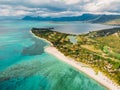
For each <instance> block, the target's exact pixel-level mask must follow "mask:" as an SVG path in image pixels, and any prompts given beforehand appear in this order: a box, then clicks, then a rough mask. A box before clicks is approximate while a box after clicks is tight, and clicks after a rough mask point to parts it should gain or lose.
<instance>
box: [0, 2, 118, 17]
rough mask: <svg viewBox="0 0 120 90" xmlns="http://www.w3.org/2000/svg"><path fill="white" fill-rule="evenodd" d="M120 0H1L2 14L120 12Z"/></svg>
mask: <svg viewBox="0 0 120 90" xmlns="http://www.w3.org/2000/svg"><path fill="white" fill-rule="evenodd" d="M119 3H120V0H104V1H101V0H24V1H23V0H0V13H1V14H0V16H25V15H35V16H36V15H38V16H57V17H58V16H71V15H81V14H82V13H94V14H120V9H119V8H120V5H119Z"/></svg>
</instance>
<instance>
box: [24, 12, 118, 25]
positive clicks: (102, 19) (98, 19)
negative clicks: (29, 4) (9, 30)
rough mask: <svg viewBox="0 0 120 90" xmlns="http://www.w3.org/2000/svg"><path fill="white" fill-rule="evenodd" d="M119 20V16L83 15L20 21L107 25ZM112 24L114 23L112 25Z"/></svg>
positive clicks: (32, 18) (29, 17)
mask: <svg viewBox="0 0 120 90" xmlns="http://www.w3.org/2000/svg"><path fill="white" fill-rule="evenodd" d="M117 19H120V15H96V14H83V15H81V16H71V17H55V18H54V17H40V16H37V17H33V16H25V17H24V18H22V20H37V21H84V22H91V23H107V22H109V21H112V20H117ZM113 24H114V23H113Z"/></svg>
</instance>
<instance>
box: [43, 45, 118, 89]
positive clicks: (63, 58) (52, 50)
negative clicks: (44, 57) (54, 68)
mask: <svg viewBox="0 0 120 90" xmlns="http://www.w3.org/2000/svg"><path fill="white" fill-rule="evenodd" d="M45 52H47V53H50V54H52V55H54V56H56V57H57V58H59V59H60V60H61V61H64V62H65V63H67V64H69V65H71V66H73V67H74V68H76V69H78V70H79V71H82V72H84V73H85V74H87V75H88V76H90V77H91V78H93V79H94V80H96V81H97V82H99V83H101V84H102V85H103V86H105V87H107V88H108V89H109V90H120V86H117V85H116V84H114V83H113V82H112V81H111V80H110V79H108V78H107V77H106V76H105V75H103V74H102V73H100V72H99V73H98V74H96V73H95V71H94V70H93V69H92V68H90V67H84V66H85V64H83V63H79V62H76V61H75V60H73V59H71V58H67V57H66V56H64V54H62V53H61V52H59V51H58V50H57V49H56V48H55V47H53V46H49V47H46V48H45Z"/></svg>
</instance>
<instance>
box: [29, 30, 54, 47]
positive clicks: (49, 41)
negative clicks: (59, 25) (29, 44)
mask: <svg viewBox="0 0 120 90" xmlns="http://www.w3.org/2000/svg"><path fill="white" fill-rule="evenodd" d="M30 33H31V34H32V36H33V37H35V38H38V39H41V40H44V41H45V42H47V43H49V44H50V46H53V44H52V43H51V42H50V41H48V40H46V39H44V38H40V37H38V36H36V35H35V34H34V33H32V31H31V30H30Z"/></svg>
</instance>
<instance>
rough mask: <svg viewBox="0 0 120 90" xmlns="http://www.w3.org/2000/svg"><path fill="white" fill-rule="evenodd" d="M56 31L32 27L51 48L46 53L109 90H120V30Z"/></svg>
mask: <svg viewBox="0 0 120 90" xmlns="http://www.w3.org/2000/svg"><path fill="white" fill-rule="evenodd" d="M53 29H54V28H32V30H31V32H32V33H33V34H34V35H35V36H37V37H40V38H43V39H46V40H48V41H49V42H50V43H51V46H49V47H46V48H45V51H46V52H48V53H50V54H52V55H54V56H56V57H58V58H59V59H60V60H62V61H64V62H66V63H68V64H70V65H71V66H73V67H75V68H76V69H78V70H80V71H82V72H84V73H86V74H87V75H89V76H90V77H91V78H93V79H95V80H96V81H98V82H99V83H101V84H102V85H104V86H106V87H107V88H108V89H109V90H120V52H119V50H120V47H119V46H120V28H112V29H105V30H99V31H92V32H89V33H87V34H80V35H74V34H66V33H61V32H57V31H53Z"/></svg>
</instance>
